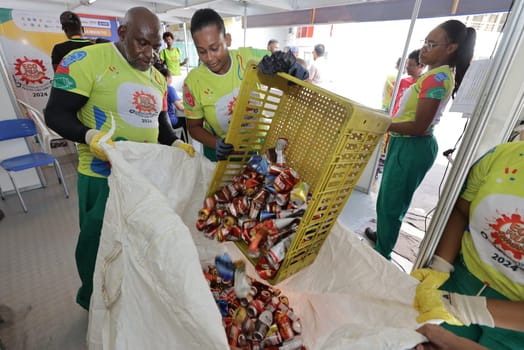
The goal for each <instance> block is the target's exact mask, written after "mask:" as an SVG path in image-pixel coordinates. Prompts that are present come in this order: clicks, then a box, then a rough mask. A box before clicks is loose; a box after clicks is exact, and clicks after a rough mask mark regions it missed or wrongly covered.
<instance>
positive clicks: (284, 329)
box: [277, 312, 295, 340]
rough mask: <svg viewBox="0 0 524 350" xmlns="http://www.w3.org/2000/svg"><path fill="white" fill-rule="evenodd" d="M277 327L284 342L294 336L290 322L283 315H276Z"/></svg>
mask: <svg viewBox="0 0 524 350" xmlns="http://www.w3.org/2000/svg"><path fill="white" fill-rule="evenodd" d="M277 325H278V330H279V331H280V334H281V335H282V338H284V340H287V339H291V338H293V337H294V336H295V332H294V331H293V328H292V327H291V321H290V320H289V318H288V317H287V316H286V314H284V313H280V312H279V313H277Z"/></svg>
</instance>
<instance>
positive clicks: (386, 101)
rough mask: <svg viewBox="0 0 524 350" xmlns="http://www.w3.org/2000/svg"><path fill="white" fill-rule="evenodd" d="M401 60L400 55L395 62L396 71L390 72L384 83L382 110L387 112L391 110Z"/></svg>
mask: <svg viewBox="0 0 524 350" xmlns="http://www.w3.org/2000/svg"><path fill="white" fill-rule="evenodd" d="M400 60H401V58H400V57H399V58H398V59H397V63H396V64H395V71H394V72H392V73H390V74H388V76H387V77H386V82H385V83H384V88H383V89H382V110H383V111H385V112H389V105H390V104H391V99H392V98H393V90H395V83H396V81H397V74H398V70H399V67H400Z"/></svg>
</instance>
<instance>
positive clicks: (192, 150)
mask: <svg viewBox="0 0 524 350" xmlns="http://www.w3.org/2000/svg"><path fill="white" fill-rule="evenodd" d="M171 146H173V147H178V148H180V149H181V150H183V151H186V153H187V154H188V155H189V156H190V157H194V156H195V148H194V147H193V145H190V144H189V143H185V142H184V141H182V140H175V142H173V143H172V144H171Z"/></svg>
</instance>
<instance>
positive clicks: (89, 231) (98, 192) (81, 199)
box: [75, 174, 109, 310]
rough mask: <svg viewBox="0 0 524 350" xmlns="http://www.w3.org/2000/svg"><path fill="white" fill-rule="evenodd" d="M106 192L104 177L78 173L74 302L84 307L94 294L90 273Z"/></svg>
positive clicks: (97, 242)
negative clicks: (76, 284)
mask: <svg viewBox="0 0 524 350" xmlns="http://www.w3.org/2000/svg"><path fill="white" fill-rule="evenodd" d="M108 195H109V186H108V185H107V179H105V178H96V177H91V176H86V175H82V174H78V209H79V219H80V234H79V236H78V242H77V245H76V251H75V259H76V267H77V269H78V274H79V276H80V280H81V281H82V286H81V287H80V288H79V289H78V293H77V295H76V302H77V303H78V304H79V305H80V306H82V307H83V308H84V309H86V310H88V309H89V302H90V300H91V294H92V293H93V273H94V271H95V262H96V255H97V252H98V244H99V242H100V233H101V231H102V223H103V221H104V212H105V209H106V202H107V196H108Z"/></svg>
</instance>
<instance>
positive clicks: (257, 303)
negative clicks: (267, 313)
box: [246, 299, 265, 318]
mask: <svg viewBox="0 0 524 350" xmlns="http://www.w3.org/2000/svg"><path fill="white" fill-rule="evenodd" d="M264 309H265V305H264V302H263V301H262V300H260V299H254V300H253V301H252V302H251V303H250V304H249V305H248V307H247V309H246V311H247V314H248V316H249V317H251V318H253V317H257V316H258V314H260V313H261V312H262V311H264Z"/></svg>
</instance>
